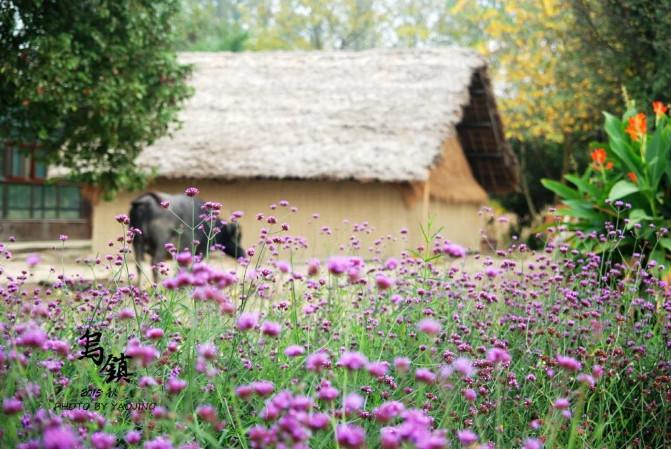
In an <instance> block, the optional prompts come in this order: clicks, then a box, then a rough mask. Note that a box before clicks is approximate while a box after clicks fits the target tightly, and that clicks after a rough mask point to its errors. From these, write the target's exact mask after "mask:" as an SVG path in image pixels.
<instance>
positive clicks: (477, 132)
mask: <svg viewBox="0 0 671 449" xmlns="http://www.w3.org/2000/svg"><path fill="white" fill-rule="evenodd" d="M180 60H181V61H182V62H184V63H188V64H193V66H194V73H193V77H192V80H191V84H192V86H193V87H194V89H195V94H194V96H193V97H192V98H191V99H190V100H189V101H188V102H187V104H186V105H185V107H184V109H183V111H182V112H181V114H180V120H181V126H180V127H178V128H175V129H174V130H173V131H172V133H171V135H170V136H168V137H165V138H163V139H160V140H159V141H157V142H156V143H155V144H154V145H152V146H150V147H148V148H146V149H145V150H144V151H143V152H142V154H141V155H140V157H139V158H138V160H137V163H138V165H139V166H141V167H145V168H151V169H155V170H156V173H157V175H158V178H157V181H156V183H155V185H154V187H155V188H157V189H158V188H161V189H162V190H174V191H178V190H181V189H182V188H183V185H184V183H186V182H187V181H188V182H190V183H193V182H196V183H197V184H199V185H203V184H208V183H209V185H211V186H212V190H211V192H209V194H210V196H212V197H213V199H218V198H217V197H218V196H221V199H223V200H224V202H225V203H227V204H230V203H231V202H232V201H233V202H235V198H239V197H240V196H245V194H244V192H243V190H244V189H243V188H242V187H241V186H251V185H252V184H254V183H256V184H255V185H256V186H257V187H258V185H260V184H259V183H265V184H264V185H266V186H275V187H271V188H272V189H274V190H275V191H277V189H278V188H279V189H280V190H281V188H280V187H279V186H282V185H287V183H289V182H293V183H300V182H303V183H322V184H325V183H326V184H337V185H341V186H342V185H345V184H347V185H360V186H362V188H365V186H372V185H377V186H390V185H394V186H397V187H399V188H400V191H401V193H402V194H401V198H403V199H404V200H405V201H404V204H405V207H406V208H412V207H414V206H413V205H414V203H415V202H417V200H418V199H419V198H422V197H423V202H424V209H426V208H427V207H428V206H427V202H428V201H429V198H431V199H432V200H433V201H439V202H441V203H443V204H464V205H466V204H467V205H472V206H473V207H475V206H476V205H481V204H483V203H484V202H486V200H487V192H490V193H493V192H496V193H504V192H509V191H511V190H513V189H514V188H515V187H516V183H517V164H516V160H515V157H514V154H513V153H512V152H511V150H510V148H509V146H508V144H507V143H506V141H505V139H504V137H503V131H502V126H501V120H500V118H499V115H498V113H497V110H496V104H495V101H494V97H493V93H492V89H491V87H490V83H489V79H488V76H487V66H486V61H485V60H484V59H483V58H482V57H481V56H480V55H478V54H476V53H474V52H473V51H470V50H466V49H461V48H444V49H422V50H369V51H361V52H272V53H238V54H235V53H183V54H181V55H180ZM194 180H195V181H194ZM273 182H274V183H275V184H272V183H273ZM269 183H270V184H269ZM338 183H340V184H338ZM306 185H307V184H306ZM315 185H316V184H315ZM226 186H228V187H226ZM235 186H237V187H235ZM229 188H230V189H229ZM222 189H224V190H226V191H225V192H224V190H222ZM227 189H228V190H227ZM311 189H312V187H311ZM392 190H394V191H395V192H396V195H398V192H399V189H392ZM224 194H225V195H224ZM278 194H280V195H281V193H278ZM250 195H251V194H250ZM126 200H127V198H125V199H124V201H126ZM249 201H252V202H253V200H252V199H250V198H247V202H248V203H249ZM333 201H336V200H335V199H333V198H322V199H321V200H319V201H317V204H329V203H330V202H331V203H332V202H333ZM117 203H118V202H117ZM126 205H127V203H126ZM100 207H102V206H97V208H100ZM364 207H365V206H364ZM109 208H110V207H109V206H105V209H109ZM250 212H253V211H250ZM424 212H426V210H424ZM110 213H111V212H110ZM388 214H391V215H394V214H396V212H394V211H391V210H390V211H388ZM105 215H106V216H109V215H110V214H109V213H107V214H105ZM98 229H100V228H98ZM476 232H477V231H476ZM95 233H96V225H95V223H94V234H95ZM94 238H95V236H94ZM470 240H471V241H472V240H473V239H470Z"/></svg>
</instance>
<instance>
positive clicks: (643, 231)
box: [542, 102, 671, 263]
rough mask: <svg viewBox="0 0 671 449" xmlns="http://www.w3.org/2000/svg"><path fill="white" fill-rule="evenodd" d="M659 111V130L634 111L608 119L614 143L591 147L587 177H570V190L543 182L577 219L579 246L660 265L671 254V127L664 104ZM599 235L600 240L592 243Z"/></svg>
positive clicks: (573, 222) (656, 120)
mask: <svg viewBox="0 0 671 449" xmlns="http://www.w3.org/2000/svg"><path fill="white" fill-rule="evenodd" d="M653 109H654V111H655V117H654V126H650V125H652V124H649V123H648V117H647V116H646V115H645V114H644V113H642V112H638V111H637V110H636V109H635V107H633V106H631V105H630V107H629V109H628V110H627V112H626V113H625V114H624V116H623V118H622V120H620V119H618V118H617V117H615V116H613V115H611V114H608V113H605V123H604V130H605V132H606V135H607V136H608V142H606V143H592V144H591V145H590V150H591V159H592V162H591V164H590V165H589V166H588V167H587V168H586V169H585V171H584V173H583V174H582V175H579V174H569V175H566V176H565V179H566V181H568V183H570V185H567V184H562V183H560V182H558V181H553V180H549V179H544V180H543V181H542V182H543V185H544V186H545V187H546V188H548V189H550V190H551V191H553V192H554V193H556V194H557V195H558V196H559V198H560V199H561V201H562V203H563V204H564V205H565V206H566V207H564V208H560V209H559V211H558V212H559V214H560V215H563V216H565V217H571V219H570V220H568V224H567V227H568V229H569V230H572V231H576V232H574V233H573V234H572V235H571V236H570V237H569V240H570V241H571V242H572V243H574V244H575V245H576V246H578V247H581V248H582V249H586V250H589V251H595V252H596V253H604V252H611V253H612V254H613V256H615V257H617V258H618V259H626V258H627V257H629V256H631V255H632V254H633V253H634V252H642V253H643V254H644V255H645V256H646V257H647V258H648V259H649V260H654V261H656V262H657V263H661V262H663V261H664V259H665V258H666V256H667V255H668V253H669V251H670V250H671V238H668V237H666V234H667V228H668V227H669V222H670V221H671V209H670V207H669V201H668V200H669V197H670V194H671V192H670V190H669V189H670V187H671V164H670V163H669V158H670V157H671V121H670V120H669V117H668V115H667V113H666V112H667V107H666V106H665V105H664V104H662V103H661V102H655V103H654V104H653ZM649 128H652V129H649ZM594 234H597V235H599V237H600V238H599V239H594V238H587V236H589V235H591V236H594ZM643 242H645V243H643Z"/></svg>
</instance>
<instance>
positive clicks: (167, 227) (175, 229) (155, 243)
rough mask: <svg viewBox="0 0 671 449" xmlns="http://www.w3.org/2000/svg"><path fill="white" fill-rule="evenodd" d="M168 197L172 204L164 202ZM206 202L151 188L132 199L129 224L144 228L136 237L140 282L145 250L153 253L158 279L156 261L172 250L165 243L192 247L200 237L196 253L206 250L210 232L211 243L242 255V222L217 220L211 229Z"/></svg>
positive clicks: (156, 273) (182, 247) (133, 226)
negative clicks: (164, 203)
mask: <svg viewBox="0 0 671 449" xmlns="http://www.w3.org/2000/svg"><path fill="white" fill-rule="evenodd" d="M166 201H167V202H168V204H169V207H167V208H166V207H163V205H161V203H162V202H166ZM204 205H205V203H204V202H203V201H201V200H199V199H197V198H191V197H188V196H186V195H184V194H181V195H168V194H165V193H153V192H150V193H144V194H142V195H140V196H139V197H137V198H135V199H134V200H133V202H132V203H131V208H130V213H129V214H128V216H129V218H130V227H131V228H136V229H138V230H139V231H140V232H141V233H138V234H136V235H135V237H134V239H133V250H134V251H135V260H136V263H137V271H138V282H140V263H141V262H142V260H144V256H145V254H149V256H150V257H151V264H152V270H153V273H154V282H156V281H157V279H158V270H157V268H156V264H158V263H159V262H162V261H164V260H165V259H166V258H167V256H168V254H169V253H168V249H167V248H166V247H165V246H166V244H167V243H173V244H175V245H176V248H177V250H178V251H179V250H182V249H189V248H191V243H192V242H193V241H198V242H199V243H198V246H197V247H196V251H195V252H196V254H205V253H206V251H207V249H208V235H209V236H210V241H209V244H210V245H215V244H218V245H221V246H223V248H224V252H225V253H226V254H228V255H229V256H231V257H238V256H242V255H243V250H242V248H241V246H240V238H241V236H242V235H241V231H240V226H239V225H238V224H237V223H228V224H225V225H224V224H221V222H220V221H219V220H215V221H214V224H215V226H214V229H211V226H210V220H209V219H207V218H206V217H204V216H203V214H206V215H208V216H209V210H207V209H204V208H203V206H204ZM194 228H195V229H194ZM192 229H193V230H192ZM217 230H218V231H219V232H217Z"/></svg>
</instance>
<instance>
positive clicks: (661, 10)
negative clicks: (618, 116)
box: [572, 0, 671, 112]
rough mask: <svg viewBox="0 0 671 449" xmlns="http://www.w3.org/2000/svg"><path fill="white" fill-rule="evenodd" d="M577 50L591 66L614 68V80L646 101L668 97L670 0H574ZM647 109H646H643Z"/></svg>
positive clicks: (642, 102)
mask: <svg viewBox="0 0 671 449" xmlns="http://www.w3.org/2000/svg"><path fill="white" fill-rule="evenodd" d="M572 4H573V14H574V16H575V18H576V27H575V28H574V32H575V33H576V35H577V37H578V38H579V39H580V41H581V42H582V51H581V52H580V54H579V55H578V56H579V57H581V56H582V55H590V57H589V58H587V59H585V60H584V61H583V62H584V64H585V66H586V67H587V68H588V69H590V70H592V71H593V72H600V71H603V70H604V68H607V72H609V73H612V74H613V76H614V77H615V79H614V80H613V81H614V83H613V84H614V85H615V86H616V87H617V86H626V87H627V90H628V91H629V93H630V94H631V96H632V98H633V99H634V100H636V101H637V102H638V104H640V105H645V106H646V107H649V106H648V105H650V104H651V103H652V102H653V101H655V100H662V101H667V102H668V101H670V100H671V27H670V26H669V25H670V24H671V3H670V2H668V1H662V2H660V1H658V0H573V1H572ZM647 112H649V109H648V110H647Z"/></svg>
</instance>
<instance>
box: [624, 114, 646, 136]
mask: <svg viewBox="0 0 671 449" xmlns="http://www.w3.org/2000/svg"><path fill="white" fill-rule="evenodd" d="M625 131H626V132H627V134H629V137H631V140H634V141H637V140H640V139H641V136H644V135H645V133H646V132H647V131H648V121H647V117H646V116H645V114H644V113H642V112H639V113H638V114H636V115H635V116H633V117H632V118H630V119H629V124H628V126H627V129H626V130H625Z"/></svg>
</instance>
